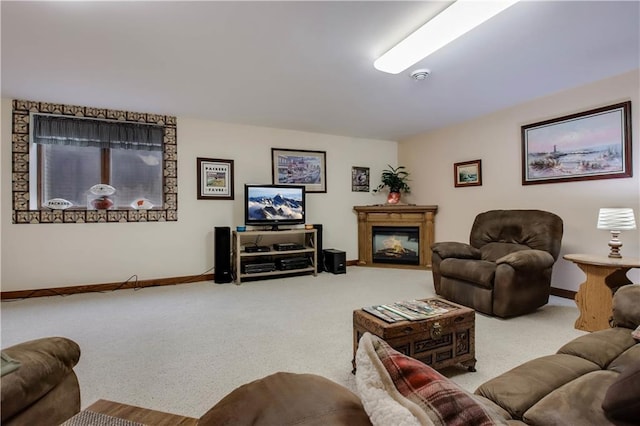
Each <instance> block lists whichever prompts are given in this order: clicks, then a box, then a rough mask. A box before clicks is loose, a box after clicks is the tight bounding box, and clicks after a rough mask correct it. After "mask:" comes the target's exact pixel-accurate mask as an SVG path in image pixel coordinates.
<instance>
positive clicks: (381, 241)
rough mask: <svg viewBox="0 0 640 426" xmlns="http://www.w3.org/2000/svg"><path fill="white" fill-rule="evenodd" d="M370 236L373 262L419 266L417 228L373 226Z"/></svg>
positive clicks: (418, 229)
mask: <svg viewBox="0 0 640 426" xmlns="http://www.w3.org/2000/svg"><path fill="white" fill-rule="evenodd" d="M371 235H372V238H371V242H372V244H373V245H372V247H371V253H372V255H373V261H374V262H378V263H396V264H400V265H419V264H420V228H418V227H417V226H373V227H372V228H371Z"/></svg>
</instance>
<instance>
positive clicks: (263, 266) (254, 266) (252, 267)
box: [243, 262, 276, 274]
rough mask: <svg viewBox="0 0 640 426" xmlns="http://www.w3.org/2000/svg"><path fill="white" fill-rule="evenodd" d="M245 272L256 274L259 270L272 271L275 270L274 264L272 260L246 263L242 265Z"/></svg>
mask: <svg viewBox="0 0 640 426" xmlns="http://www.w3.org/2000/svg"><path fill="white" fill-rule="evenodd" d="M243 269H244V273H245V274H257V273H259V272H273V271H275V270H276V264H275V263H273V262H262V263H247V264H245V265H243Z"/></svg>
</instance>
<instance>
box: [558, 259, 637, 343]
mask: <svg viewBox="0 0 640 426" xmlns="http://www.w3.org/2000/svg"><path fill="white" fill-rule="evenodd" d="M563 257H564V259H566V260H569V261H571V262H573V263H575V264H576V265H577V266H578V267H579V268H580V269H582V271H583V272H584V273H585V275H586V276H587V280H586V281H585V282H583V283H582V284H580V288H579V289H578V293H577V294H576V304H577V305H578V309H579V310H580V316H579V317H578V319H577V320H576V323H575V328H577V329H578V330H584V331H597V330H604V329H606V328H609V327H610V326H609V318H610V317H611V309H612V306H613V303H612V300H613V293H615V292H616V290H617V289H618V287H621V286H623V285H627V284H631V281H630V280H629V278H627V272H628V271H629V270H630V269H632V268H640V259H635V258H631V257H622V258H612V257H608V256H595V255H589V254H566V255H564V256H563Z"/></svg>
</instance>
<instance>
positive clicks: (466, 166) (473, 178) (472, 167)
mask: <svg viewBox="0 0 640 426" xmlns="http://www.w3.org/2000/svg"><path fill="white" fill-rule="evenodd" d="M453 179H454V184H455V187H456V188H459V187H461V186H480V185H482V160H473V161H464V162H462V163H455V164H454V165H453Z"/></svg>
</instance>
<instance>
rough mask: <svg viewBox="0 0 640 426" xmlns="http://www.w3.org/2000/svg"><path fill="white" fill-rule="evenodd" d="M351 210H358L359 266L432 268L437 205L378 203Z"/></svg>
mask: <svg viewBox="0 0 640 426" xmlns="http://www.w3.org/2000/svg"><path fill="white" fill-rule="evenodd" d="M353 209H354V210H355V211H356V212H357V213H358V265H360V266H377V267H383V268H411V269H429V268H431V245H432V244H433V232H434V220H435V214H436V212H437V211H438V206H417V205H413V204H400V205H398V204H395V205H387V204H377V205H372V206H355V207H354V208H353Z"/></svg>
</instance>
